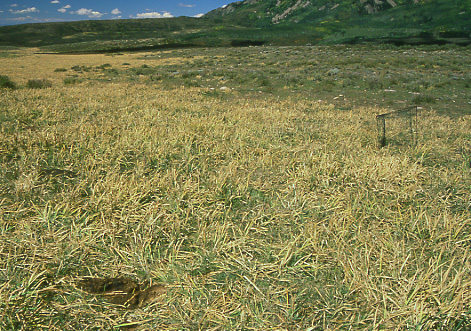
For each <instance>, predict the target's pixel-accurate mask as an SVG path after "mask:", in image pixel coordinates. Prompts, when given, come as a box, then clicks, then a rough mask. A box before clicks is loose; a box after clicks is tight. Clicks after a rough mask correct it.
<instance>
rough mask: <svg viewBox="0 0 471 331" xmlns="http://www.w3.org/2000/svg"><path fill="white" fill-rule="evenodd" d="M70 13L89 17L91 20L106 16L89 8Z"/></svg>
mask: <svg viewBox="0 0 471 331" xmlns="http://www.w3.org/2000/svg"><path fill="white" fill-rule="evenodd" d="M70 13H71V14H77V15H85V16H88V17H90V18H100V17H102V16H103V15H104V14H102V13H100V12H98V11H94V10H92V9H87V8H80V9H79V10H77V11H71V12H70Z"/></svg>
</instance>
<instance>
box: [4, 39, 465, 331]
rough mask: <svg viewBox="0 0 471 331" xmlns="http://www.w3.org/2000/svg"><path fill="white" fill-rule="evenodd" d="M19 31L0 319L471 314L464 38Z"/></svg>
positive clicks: (332, 319)
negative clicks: (66, 42) (74, 44)
mask: <svg viewBox="0 0 471 331" xmlns="http://www.w3.org/2000/svg"><path fill="white" fill-rule="evenodd" d="M36 52H37V50H35V49H2V50H0V61H1V64H0V75H2V76H1V79H0V330H304V331H308V330H309V331H313V330H465V329H466V328H469V327H471V250H470V248H471V104H470V103H471V98H470V95H471V93H470V92H471V55H470V54H471V53H470V52H469V47H468V48H465V47H461V48H460V47H428V48H426V47H421V48H392V47H391V48H389V47H385V46H383V48H380V47H376V46H351V47H349V46H329V47H268V46H266V47H247V48H207V49H178V50H166V51H159V52H147V53H120V54H116V53H115V54H108V55H104V54H98V55H92V54H90V55H83V54H82V55H57V54H38V53H36ZM409 106H419V107H418V112H417V114H415V113H411V114H412V115H413V116H407V117H406V118H402V117H391V118H388V119H387V125H388V126H387V131H386V134H387V136H386V141H385V142H384V145H385V146H384V147H383V148H380V143H379V139H378V136H379V132H378V126H377V124H378V123H377V120H376V115H378V114H382V113H387V112H390V111H393V110H398V109H403V108H406V107H409ZM414 109H416V108H414Z"/></svg>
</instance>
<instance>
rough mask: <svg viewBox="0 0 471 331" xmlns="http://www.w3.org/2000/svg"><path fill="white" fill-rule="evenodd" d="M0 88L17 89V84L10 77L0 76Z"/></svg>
mask: <svg viewBox="0 0 471 331" xmlns="http://www.w3.org/2000/svg"><path fill="white" fill-rule="evenodd" d="M0 88H9V89H16V84H15V83H14V82H13V81H11V80H10V78H9V77H8V76H4V75H0Z"/></svg>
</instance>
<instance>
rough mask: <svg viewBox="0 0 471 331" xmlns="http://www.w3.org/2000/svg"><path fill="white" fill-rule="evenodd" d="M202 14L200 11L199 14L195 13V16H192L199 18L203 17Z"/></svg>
mask: <svg viewBox="0 0 471 331" xmlns="http://www.w3.org/2000/svg"><path fill="white" fill-rule="evenodd" d="M203 16H204V14H203V13H201V14H196V15H195V16H193V17H196V18H200V17H203Z"/></svg>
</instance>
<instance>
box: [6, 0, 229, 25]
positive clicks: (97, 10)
mask: <svg viewBox="0 0 471 331" xmlns="http://www.w3.org/2000/svg"><path fill="white" fill-rule="evenodd" d="M234 1H235V0H234ZM230 2H233V0H171V1H168V0H167V1H166V0H135V1H130V0H110V1H91V0H1V1H0V25H11V24H23V23H41V22H63V21H78V20H90V19H101V20H108V19H118V18H123V19H124V18H153V17H156V18H161V17H176V16H196V17H198V16H200V15H201V14H204V13H207V12H208V11H210V10H212V9H215V8H218V7H222V6H223V5H226V4H228V3H230Z"/></svg>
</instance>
